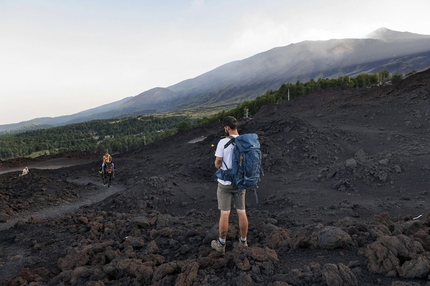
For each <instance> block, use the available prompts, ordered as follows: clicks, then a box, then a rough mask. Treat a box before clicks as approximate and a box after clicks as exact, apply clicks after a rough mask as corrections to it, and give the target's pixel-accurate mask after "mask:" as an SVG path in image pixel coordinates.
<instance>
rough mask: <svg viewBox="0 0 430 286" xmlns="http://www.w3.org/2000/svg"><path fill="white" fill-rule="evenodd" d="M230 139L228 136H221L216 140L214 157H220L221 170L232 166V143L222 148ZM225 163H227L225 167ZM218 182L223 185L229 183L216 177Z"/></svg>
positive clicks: (229, 183)
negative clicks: (221, 137)
mask: <svg viewBox="0 0 430 286" xmlns="http://www.w3.org/2000/svg"><path fill="white" fill-rule="evenodd" d="M231 136H233V137H236V136H238V135H231ZM230 140H231V138H229V137H226V138H223V139H221V140H220V141H219V142H218V145H217V146H216V151H215V157H221V158H222V160H223V162H222V165H221V169H222V170H227V168H228V169H231V168H232V156H233V148H234V145H233V144H230V145H228V146H227V148H225V149H224V145H225V144H227V142H228V141H230ZM225 165H227V167H226V166H225ZM218 182H219V183H221V184H223V185H231V182H230V181H224V180H221V179H218Z"/></svg>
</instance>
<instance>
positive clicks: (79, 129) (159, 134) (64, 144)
mask: <svg viewBox="0 0 430 286" xmlns="http://www.w3.org/2000/svg"><path fill="white" fill-rule="evenodd" d="M190 121H193V120H192V119H190V118H188V117H185V116H155V115H154V116H145V117H134V118H122V119H116V120H94V121H88V122H83V123H77V124H70V125H66V126H61V127H53V128H47V129H39V130H32V131H26V132H22V133H18V134H5V135H1V136H0V158H1V159H3V160H4V159H10V158H16V157H27V156H30V157H31V156H37V155H48V154H57V153H61V152H65V151H100V152H105V151H106V150H109V152H112V153H123V152H127V151H130V150H134V149H136V148H138V147H140V146H142V145H144V144H149V143H151V142H154V141H157V140H159V139H161V138H165V137H168V136H171V135H172V134H174V133H175V132H177V131H178V126H181V124H182V125H183V122H187V124H189V122H190ZM187 126H188V125H187Z"/></svg>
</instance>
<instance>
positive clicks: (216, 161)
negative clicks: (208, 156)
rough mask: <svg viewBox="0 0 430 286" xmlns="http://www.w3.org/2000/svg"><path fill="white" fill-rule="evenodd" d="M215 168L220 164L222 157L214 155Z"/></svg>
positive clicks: (219, 166)
mask: <svg viewBox="0 0 430 286" xmlns="http://www.w3.org/2000/svg"><path fill="white" fill-rule="evenodd" d="M214 164H215V168H217V169H219V168H221V166H222V157H215V162H214Z"/></svg>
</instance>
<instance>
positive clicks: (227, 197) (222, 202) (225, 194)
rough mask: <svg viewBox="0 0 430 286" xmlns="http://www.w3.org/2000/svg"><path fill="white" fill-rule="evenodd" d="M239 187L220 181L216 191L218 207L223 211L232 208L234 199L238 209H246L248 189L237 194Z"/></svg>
mask: <svg viewBox="0 0 430 286" xmlns="http://www.w3.org/2000/svg"><path fill="white" fill-rule="evenodd" d="M237 191H238V190H237V187H236V186H231V185H223V184H220V183H218V188H217V191H216V197H217V199H218V209H219V210H221V211H229V210H231V200H232V199H233V201H234V207H235V208H236V209H238V210H244V209H245V193H246V190H243V191H242V195H240V196H237V195H236V193H237Z"/></svg>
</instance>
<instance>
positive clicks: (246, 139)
mask: <svg viewBox="0 0 430 286" xmlns="http://www.w3.org/2000/svg"><path fill="white" fill-rule="evenodd" d="M234 141H235V145H236V146H237V148H239V151H240V150H249V149H260V142H259V141H258V135H257V134H255V133H246V134H243V135H239V136H237V137H236V138H235V139H234Z"/></svg>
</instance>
